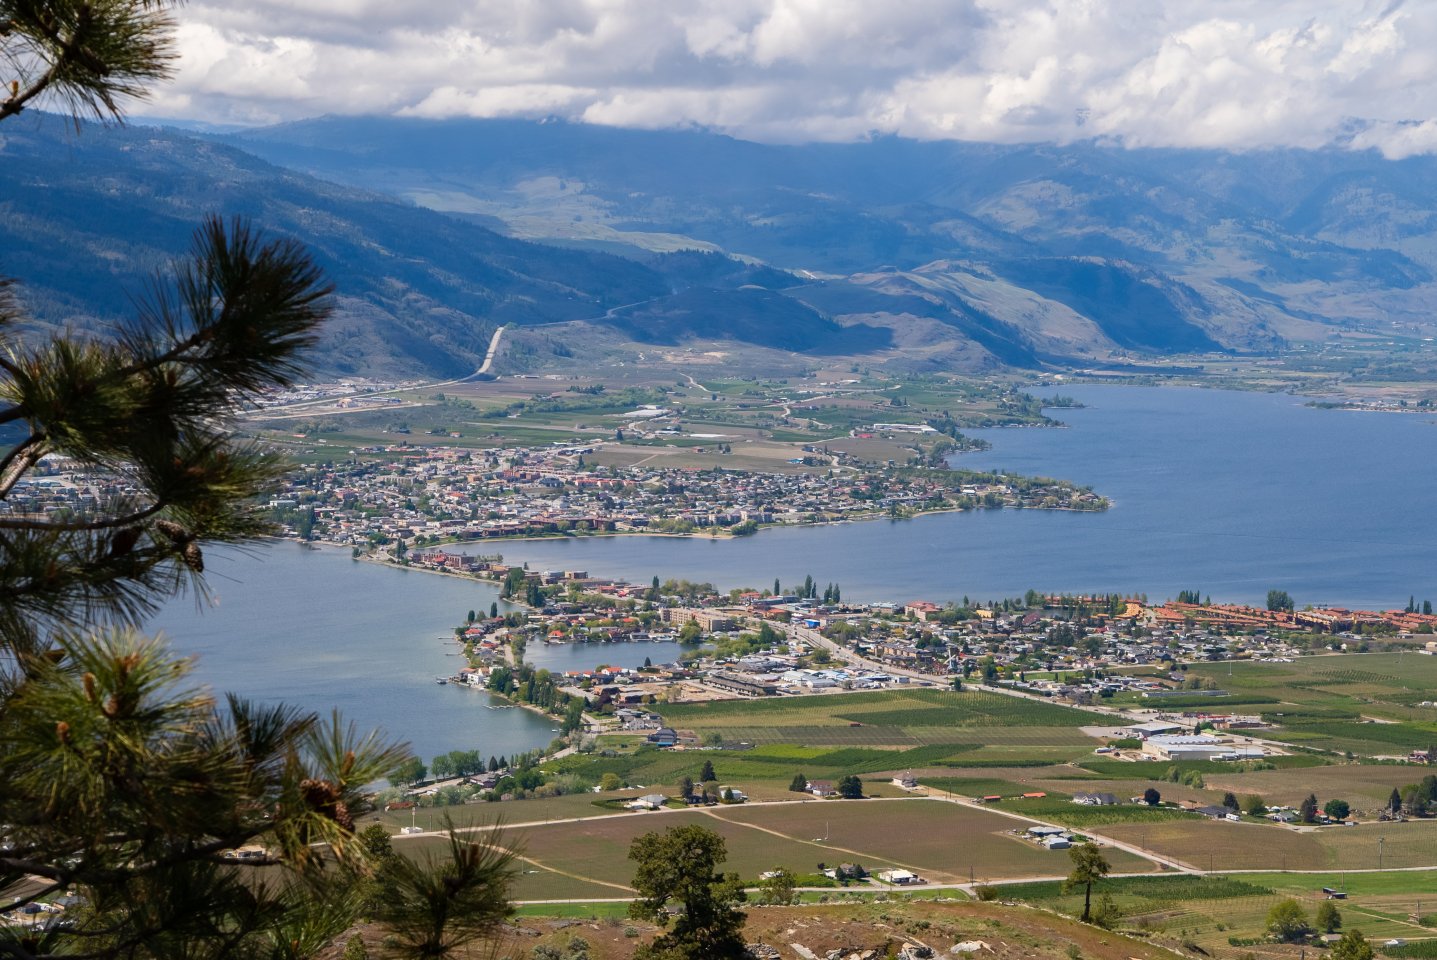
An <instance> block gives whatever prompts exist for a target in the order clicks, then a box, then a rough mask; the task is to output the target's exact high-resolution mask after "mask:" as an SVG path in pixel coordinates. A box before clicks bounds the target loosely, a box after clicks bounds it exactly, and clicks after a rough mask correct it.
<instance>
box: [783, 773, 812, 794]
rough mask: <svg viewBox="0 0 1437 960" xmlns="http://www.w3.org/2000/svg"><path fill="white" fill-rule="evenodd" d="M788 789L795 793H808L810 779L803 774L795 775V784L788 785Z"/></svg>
mask: <svg viewBox="0 0 1437 960" xmlns="http://www.w3.org/2000/svg"><path fill="white" fill-rule="evenodd" d="M788 789H789V790H791V791H793V792H794V793H807V792H808V778H807V777H805V776H804V775H803V774H801V773H795V774H794V775H793V782H791V783H790V784H789V785H788Z"/></svg>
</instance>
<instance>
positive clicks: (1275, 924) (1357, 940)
mask: <svg viewBox="0 0 1437 960" xmlns="http://www.w3.org/2000/svg"><path fill="white" fill-rule="evenodd" d="M1314 927H1315V928H1316V932H1319V933H1336V932H1337V931H1338V930H1339V929H1341V927H1342V914H1341V912H1340V911H1339V910H1338V909H1337V906H1336V905H1335V904H1334V903H1333V902H1332V901H1331V900H1324V901H1323V902H1322V903H1320V904H1318V907H1317V913H1316V915H1315V917H1314V918H1313V920H1312V921H1309V920H1308V917H1307V911H1305V910H1303V909H1302V904H1300V903H1298V902H1297V901H1296V900H1282V901H1279V902H1278V903H1275V904H1273V906H1272V909H1271V910H1269V911H1268V912H1267V932H1268V933H1269V934H1271V935H1272V936H1273V937H1275V938H1277V939H1278V940H1280V941H1281V942H1283V943H1304V942H1306V941H1307V939H1308V938H1309V937H1311V936H1312V934H1313V932H1314ZM1327 956H1328V960H1372V956H1373V953H1372V946H1371V944H1369V943H1368V942H1367V938H1366V937H1364V936H1363V935H1362V931H1360V930H1349V931H1347V932H1346V933H1344V934H1343V935H1342V938H1341V939H1340V940H1338V941H1337V942H1336V943H1334V944H1333V945H1332V948H1331V949H1330V950H1329V951H1328V953H1327Z"/></svg>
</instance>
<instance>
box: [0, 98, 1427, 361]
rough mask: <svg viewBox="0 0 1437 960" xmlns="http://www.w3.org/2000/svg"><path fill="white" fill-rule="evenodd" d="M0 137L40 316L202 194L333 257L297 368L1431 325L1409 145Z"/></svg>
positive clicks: (529, 125)
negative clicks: (314, 351) (1383, 153)
mask: <svg viewBox="0 0 1437 960" xmlns="http://www.w3.org/2000/svg"><path fill="white" fill-rule="evenodd" d="M0 156H3V157H4V162H3V164H0V184H3V187H0V189H3V196H4V197H5V199H4V201H3V202H0V239H3V241H4V243H5V249H6V251H7V253H6V255H5V259H4V263H3V269H4V271H5V273H6V274H7V275H9V276H13V277H16V278H17V279H19V280H20V281H21V283H22V286H21V288H20V289H21V295H22V297H23V299H24V301H25V302H26V304H27V306H28V307H29V308H30V309H31V310H32V312H33V313H34V314H35V316H36V317H37V319H38V320H39V321H40V322H42V323H46V324H57V325H63V324H94V323H96V322H99V323H103V322H106V321H113V320H115V319H117V318H119V317H121V316H124V315H125V314H126V313H127V312H128V310H129V300H128V299H127V295H133V294H135V293H137V292H139V291H140V290H141V288H142V286H143V283H144V278H145V277H147V276H148V275H149V274H150V273H152V272H153V271H154V270H156V269H159V268H161V267H162V266H163V265H164V263H165V262H166V261H167V260H168V259H170V258H172V257H174V256H176V255H178V254H180V253H181V252H183V250H184V249H185V248H186V245H187V243H188V237H189V235H190V232H191V231H192V229H193V227H194V225H195V223H196V222H197V221H198V219H199V218H200V217H201V216H202V215H203V214H204V213H206V212H209V211H216V212H220V213H225V214H241V215H245V216H249V217H251V218H253V219H254V220H255V221H256V222H257V223H258V224H259V225H261V226H263V227H265V228H267V229H270V230H273V231H276V232H279V233H284V234H289V235H293V236H296V237H298V238H299V239H300V240H302V241H303V242H304V243H306V244H307V245H308V246H309V247H310V248H311V249H312V250H313V251H314V254H315V256H316V258H317V259H318V260H319V262H320V263H321V264H322V265H323V267H324V268H325V270H326V271H327V272H328V274H329V276H330V277H331V279H332V280H333V282H334V283H335V285H336V291H337V308H338V309H337V313H336V318H335V319H334V320H333V321H332V323H331V325H330V328H329V330H328V333H327V335H326V343H325V349H324V350H323V351H321V353H320V355H319V361H320V363H321V364H322V366H323V372H325V373H327V374H363V375H373V376H390V377H392V376H407V377H419V378H437V379H444V378H453V377H461V376H464V375H466V374H468V373H471V372H472V371H473V370H474V369H476V368H477V367H478V366H479V364H480V363H481V362H482V360H483V356H484V352H485V348H486V347H487V345H488V342H489V337H490V336H491V335H492V333H493V331H494V329H495V328H496V327H497V326H498V325H500V324H507V325H510V327H511V329H512V330H514V331H516V332H517V333H518V335H516V336H513V337H506V340H505V347H504V349H503V350H502V351H501V355H500V356H499V357H498V358H497V359H496V369H497V370H499V371H500V372H501V373H502V372H505V371H508V372H514V371H518V370H525V369H537V368H544V367H563V366H565V365H572V364H575V363H582V364H584V365H593V364H595V363H598V364H604V363H609V362H613V363H621V362H630V361H632V360H634V359H635V358H636V357H642V358H643V359H644V360H645V362H657V361H662V360H663V359H665V358H669V359H675V358H682V359H685V360H686V361H688V362H697V363H703V362H711V363H719V364H723V363H729V364H731V363H733V362H735V361H734V358H735V357H736V356H739V355H741V356H743V357H745V358H746V360H745V362H746V363H751V364H755V365H758V366H761V367H762V366H767V367H775V368H777V367H781V366H782V365H783V364H785V363H790V364H791V363H795V362H797V363H806V362H810V361H812V360H814V359H816V358H826V359H832V358H835V357H850V358H854V359H859V358H861V359H862V360H863V362H864V363H867V364H871V365H874V366H887V367H893V368H896V369H916V370H951V371H956V372H981V371H990V370H995V369H1000V368H1020V369H1036V368H1056V369H1064V368H1074V367H1076V368H1091V367H1102V366H1105V365H1108V366H1116V365H1122V364H1125V363H1132V362H1141V361H1143V360H1144V359H1148V358H1155V357H1164V356H1172V355H1182V354H1193V353H1215V352H1216V353H1221V352H1232V353H1240V354H1268V353H1275V352H1281V351H1283V350H1284V349H1287V348H1290V347H1293V346H1297V345H1303V344H1312V343H1320V342H1324V341H1326V340H1328V339H1330V338H1332V337H1333V336H1335V335H1347V336H1352V335H1358V336H1361V335H1364V334H1372V333H1375V334H1381V335H1383V336H1393V335H1397V336H1399V337H1405V338H1412V339H1417V338H1421V337H1425V336H1428V335H1430V334H1431V333H1432V324H1431V318H1430V316H1429V310H1428V304H1429V303H1430V302H1431V300H1432V295H1433V292H1434V289H1433V284H1434V274H1433V271H1434V269H1437V186H1434V185H1437V176H1434V174H1437V166H1434V162H1433V161H1432V160H1431V159H1430V158H1413V159H1409V160H1404V161H1397V162H1394V161H1386V160H1382V159H1381V158H1380V157H1378V156H1377V155H1375V154H1372V153H1357V152H1348V151H1341V150H1325V151H1300V150H1271V151H1262V152H1254V153H1247V154H1232V153H1221V152H1214V151H1195V150H1146V151H1140V150H1123V149H1119V148H1110V147H1104V146H1100V145H1095V144H1075V145H1071V146H1066V147H1058V146H1051V145H1041V146H1033V145H1022V146H1001V145H988V144H972V143H959V142H933V143H921V142H914V141H905V140H898V139H878V140H873V141H871V142H865V143H856V144H843V145H836V144H828V145H821V144H815V145H802V146H767V145H760V144H754V143H746V142H742V141H738V140H733V139H730V138H727V137H722V136H718V135H714V134H709V133H704V132H700V131H670V132H651V131H631V130H619V129H612V128H602V127H592V126H584V125H579V124H570V123H563V122H547V123H546V122H531V121H467V120H459V121H443V122H439V121H421V120H405V119H386V118H361V119H354V118H332V119H331V118H326V119H319V120H313V121H306V122H301V123H296V124H289V125H284V126H279V127H272V128H265V129H258V130H251V131H247V132H244V133H239V134H231V135H227V136H223V137H199V136H194V135H190V134H186V133H182V132H179V131H174V130H161V129H153V128H140V127H132V128H127V129H113V128H102V127H97V126H91V125H87V126H85V127H84V128H83V129H82V130H81V131H80V132H78V133H76V132H75V130H74V129H73V128H72V127H70V126H68V125H67V124H66V123H64V122H62V121H61V120H59V119H58V118H54V117H39V118H37V117H27V118H25V119H23V120H22V122H19V123H15V124H12V125H9V126H8V127H7V129H6V131H5V136H4V138H3V141H0ZM647 348H652V349H647ZM804 358H808V359H807V360H805V359H804Z"/></svg>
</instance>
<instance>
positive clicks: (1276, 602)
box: [1267, 590, 1294, 613]
mask: <svg viewBox="0 0 1437 960" xmlns="http://www.w3.org/2000/svg"><path fill="white" fill-rule="evenodd" d="M1293 608H1294V604H1293V602H1292V597H1290V596H1288V593H1287V591H1286V590H1269V591H1267V609H1269V610H1272V611H1274V612H1275V611H1278V610H1281V611H1284V612H1286V613H1291V612H1292V611H1293Z"/></svg>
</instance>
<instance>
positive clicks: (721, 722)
mask: <svg viewBox="0 0 1437 960" xmlns="http://www.w3.org/2000/svg"><path fill="white" fill-rule="evenodd" d="M657 709H658V711H659V712H660V713H661V714H662V715H663V717H664V719H665V720H666V721H667V722H668V723H670V724H672V725H674V726H676V727H681V728H684V729H692V730H695V731H698V732H700V733H707V732H709V731H715V732H718V733H721V734H724V735H726V736H727V735H728V732H729V730H731V729H734V728H745V727H747V728H755V727H760V728H764V729H770V730H774V731H778V732H779V735H780V736H782V737H783V741H784V742H789V743H794V742H800V743H801V742H803V741H801V740H796V739H795V738H793V737H791V736H788V735H787V731H789V730H792V729H800V730H805V731H808V732H810V733H812V731H813V729H814V728H820V727H827V728H834V735H835V736H850V737H853V738H854V739H853V740H852V741H841V740H840V741H837V742H852V743H854V744H856V745H860V746H861V745H864V744H865V743H866V742H867V741H865V739H864V738H865V737H866V736H868V734H867V733H866V731H867V730H868V729H869V728H871V727H877V728H884V729H885V730H888V729H898V730H904V731H910V730H913V729H915V728H916V729H924V730H928V731H950V730H953V729H954V728H981V729H985V730H986V729H989V728H994V727H1046V728H1060V729H1066V730H1074V731H1075V732H1076V728H1078V727H1081V726H1082V725H1083V724H1084V723H1089V722H1091V721H1092V718H1093V714H1090V713H1087V712H1085V711H1082V710H1075V709H1071V708H1068V707H1060V706H1057V705H1054V704H1050V703H1043V702H1041V701H1032V700H1023V699H1019V698H1016V697H1010V696H1005V695H1003V694H998V693H987V692H982V691H967V690H965V691H961V692H958V691H951V690H931V689H919V690H884V691H875V692H873V693H842V694H832V695H828V696H817V697H792V698H781V699H770V700H759V701H732V700H725V701H715V702H710V703H679V704H663V705H659V706H658V707H657ZM843 731H851V732H850V733H846V734H845V733H843ZM909 735H910V736H912V734H911V733H910V734H909ZM1078 735H1079V736H1081V734H1078ZM915 742H916V738H915ZM968 742H977V743H989V742H994V741H990V740H983V739H979V740H969V741H968ZM1005 742H1012V741H1005ZM1069 742H1071V743H1080V742H1087V743H1091V742H1092V741H1090V740H1088V739H1087V738H1086V737H1083V740H1082V741H1078V740H1076V739H1073V738H1072V737H1071V735H1070V736H1069Z"/></svg>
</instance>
